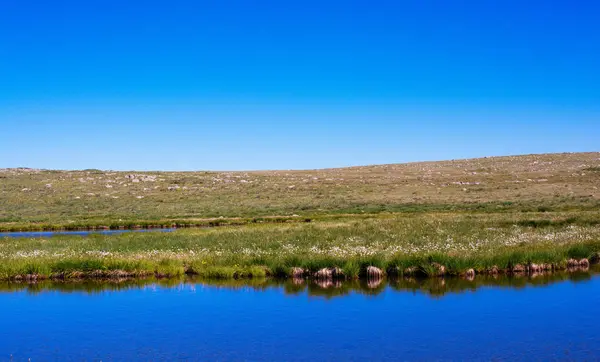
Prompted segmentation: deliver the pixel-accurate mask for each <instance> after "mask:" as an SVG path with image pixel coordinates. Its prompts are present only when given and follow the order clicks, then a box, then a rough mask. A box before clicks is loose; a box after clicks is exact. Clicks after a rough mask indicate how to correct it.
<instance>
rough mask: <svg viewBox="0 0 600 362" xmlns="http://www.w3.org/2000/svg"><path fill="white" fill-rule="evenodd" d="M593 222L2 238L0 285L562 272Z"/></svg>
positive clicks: (581, 215)
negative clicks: (533, 269) (530, 268)
mask: <svg viewBox="0 0 600 362" xmlns="http://www.w3.org/2000/svg"><path fill="white" fill-rule="evenodd" d="M599 219H600V212H577V213H574V212H567V213H552V212H543V213H521V214H503V213H498V214H455V213H433V214H381V215H377V216H368V217H367V216H365V217H361V218H360V219H357V218H355V217H352V216H346V217H337V218H335V219H332V220H318V221H315V222H311V223H281V224H247V225H243V226H225V227H222V228H212V229H182V230H177V231H175V232H172V233H158V232H157V233H153V232H148V233H128V234H121V235H110V236H107V235H91V236H88V237H77V236H54V237H51V238H31V239H24V238H2V239H0V278H1V279H11V278H15V277H21V278H25V277H27V276H29V277H32V276H34V277H35V278H78V277H112V276H115V277H123V276H147V275H155V276H158V277H176V276H180V275H183V274H184V273H187V274H197V275H200V276H203V277H206V278H221V279H233V278H250V277H264V276H289V275H290V274H291V271H292V268H302V269H304V270H305V271H306V272H307V274H312V273H314V272H316V271H318V270H320V269H322V268H332V267H338V268H340V269H341V270H342V271H343V273H344V276H345V277H346V278H349V279H353V278H357V277H360V276H364V275H365V271H366V268H367V267H368V266H375V267H377V268H380V269H382V270H383V271H387V272H389V273H391V274H394V273H396V274H405V273H406V270H407V269H410V268H412V270H413V271H414V273H417V274H422V275H429V276H434V275H438V274H439V266H440V265H442V266H444V268H445V271H444V274H449V275H461V274H463V273H465V271H466V270H468V269H471V268H472V269H475V270H476V271H477V272H478V273H484V272H485V271H486V270H488V269H490V268H492V267H497V268H499V269H511V268H513V267H514V266H515V265H517V264H522V265H527V264H530V263H551V264H554V265H555V266H556V267H557V268H563V267H566V264H567V260H569V259H583V258H590V259H592V258H593V257H595V256H597V255H599V254H598V253H600V225H599V224H598V222H597V221H598V220H599ZM540 220H545V221H548V222H540ZM567 221H568V222H567Z"/></svg>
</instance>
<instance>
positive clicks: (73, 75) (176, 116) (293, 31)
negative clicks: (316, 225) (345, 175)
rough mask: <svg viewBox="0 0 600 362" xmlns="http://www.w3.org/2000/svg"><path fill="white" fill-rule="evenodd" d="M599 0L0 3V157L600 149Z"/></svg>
mask: <svg viewBox="0 0 600 362" xmlns="http://www.w3.org/2000/svg"><path fill="white" fill-rule="evenodd" d="M598 13H600V4H597V3H596V2H593V1H572V2H566V1H548V0H547V1H536V0H533V1H527V2H524V1H516V0H514V1H513V0H507V1H482V0H478V1H477V0H473V1H433V0H432V1H422V0H407V1H378V2H373V1H369V2H367V1H360V2H359V1H343V2H342V1H339V2H338V1H327V2H324V1H302V2H287V1H261V2H253V1H187V0H180V1H170V2H166V1H150V0H148V1H143V2H142V1H128V2H122V1H116V0H106V1H94V0H90V1H70V0H64V1H53V2H50V1H20V0H3V1H1V2H0V125H1V126H2V128H1V129H2V131H3V132H2V135H1V136H0V137H1V138H0V167H17V166H29V167H42V168H62V169H81V168H102V169H140V170H145V169H162V170H203V169H208V170H245V169H246V170H247V169H295V168H321V167H338V166H348V165H361V164H373V163H393V162H406V161H417V160H438V159H451V158H464V157H479V156H490V155H504V154H521V153H543V152H563V151H600V146H599V145H600V141H598V140H600V42H599V41H598V39H599V38H600V21H598V16H597V14H598Z"/></svg>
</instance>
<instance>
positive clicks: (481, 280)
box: [0, 266, 600, 298]
mask: <svg viewBox="0 0 600 362" xmlns="http://www.w3.org/2000/svg"><path fill="white" fill-rule="evenodd" d="M599 268H600V267H599V266H595V267H593V268H592V269H591V270H590V271H585V272H584V271H579V272H574V273H566V272H554V273H545V274H541V275H538V276H534V277H527V276H502V275H501V276H485V275H480V276H477V277H476V278H475V279H473V280H467V279H463V278H456V277H446V278H414V277H404V278H389V279H388V280H383V281H376V282H375V283H374V282H372V281H367V280H360V281H358V280H347V281H336V282H329V283H325V282H322V283H317V282H311V281H306V280H300V281H295V280H290V279H287V280H284V279H273V278H253V279H211V280H207V279H204V278H201V279H198V277H180V278H169V279H164V278H159V279H156V278H124V279H106V280H89V279H75V280H69V281H62V280H41V281H37V282H34V283H31V282H24V281H17V282H15V281H5V282H0V293H2V292H15V291H19V290H27V291H28V292H29V293H34V294H37V293H41V292H44V291H60V292H63V293H70V292H80V291H84V292H87V293H100V292H103V291H124V290H132V289H138V288H145V287H154V286H155V285H156V286H159V287H164V288H187V287H190V288H194V287H195V286H196V285H198V284H201V285H204V286H208V287H212V288H227V289H234V290H235V289H241V288H244V289H245V288H251V289H253V290H255V291H264V290H267V289H273V288H281V290H282V291H283V292H284V293H285V294H289V295H298V294H304V293H306V294H308V295H310V296H316V297H325V298H333V297H338V296H345V295H348V294H350V293H353V292H355V293H360V294H364V295H378V294H381V293H383V292H385V290H386V288H391V289H393V290H396V291H407V292H411V293H425V294H428V295H430V296H432V297H436V298H437V297H441V296H443V295H445V294H449V293H462V292H465V291H475V290H477V289H478V288H481V287H504V288H525V287H537V286H546V285H551V284H552V283H556V282H561V281H567V280H570V281H572V282H578V281H585V280H589V279H590V278H591V277H592V275H593V273H597V272H599V271H600V269H599Z"/></svg>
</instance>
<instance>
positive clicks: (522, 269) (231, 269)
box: [0, 252, 600, 282]
mask: <svg viewBox="0 0 600 362" xmlns="http://www.w3.org/2000/svg"><path fill="white" fill-rule="evenodd" d="M598 265H600V252H596V253H594V254H593V255H592V256H591V257H590V258H589V259H588V258H581V259H575V258H570V259H567V260H563V261H561V262H558V263H551V262H548V263H544V262H539V263H532V262H529V263H515V264H512V265H509V266H507V267H498V266H497V265H493V266H491V267H488V268H473V267H469V268H467V269H463V270H457V269H451V268H448V267H446V266H445V265H442V264H440V263H437V262H431V263H429V264H422V263H421V264H412V265H408V266H404V268H401V267H399V266H398V265H390V266H388V267H387V268H386V269H382V268H379V267H376V266H373V265H364V266H361V267H360V271H359V272H358V273H355V274H351V272H348V271H344V269H342V268H340V267H337V266H334V267H325V268H321V269H318V270H310V269H308V268H300V267H291V268H282V269H278V270H273V269H270V268H268V267H262V266H250V267H236V266H215V267H204V268H203V269H194V267H193V266H191V265H181V269H180V270H175V272H168V271H164V270H163V271H159V270H154V271H151V270H122V269H113V270H102V269H96V270H85V269H83V268H82V269H77V268H76V267H75V268H74V269H72V270H70V271H68V272H53V273H50V274H39V273H27V274H12V275H6V274H5V275H3V276H2V277H0V281H26V282H35V281H38V280H39V281H44V280H50V281H61V280H62V281H69V280H74V281H76V280H97V281H102V280H114V279H123V278H125V279H140V280H141V279H145V278H152V277H153V278H156V279H171V278H179V277H182V276H191V277H200V278H202V279H204V280H211V279H214V280H249V279H257V278H258V279H261V278H269V279H290V280H295V281H297V280H307V281H324V282H328V281H329V282H333V281H353V280H354V281H373V280H383V279H388V278H407V277H408V278H413V277H414V278H420V279H426V278H440V277H459V278H463V279H466V280H472V279H473V278H475V277H476V276H492V277H496V276H529V277H531V276H537V275H548V274H552V273H557V272H560V273H563V272H566V273H576V272H587V271H589V270H590V269H593V268H595V267H596V266H598ZM170 267H171V268H174V267H175V268H176V267H177V266H174V265H171V266H170Z"/></svg>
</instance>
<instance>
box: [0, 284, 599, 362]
mask: <svg viewBox="0 0 600 362" xmlns="http://www.w3.org/2000/svg"><path fill="white" fill-rule="evenodd" d="M599 287H600V277H597V276H596V277H593V278H592V279H590V280H586V281H580V282H577V283H573V282H569V281H567V282H558V283H554V284H551V285H549V286H546V287H531V286H529V287H526V288H523V289H513V288H495V287H483V288H480V289H478V290H477V291H476V292H465V293H459V294H455V293H450V294H446V295H445V296H444V297H443V298H431V297H430V296H427V295H425V294H423V293H410V292H397V291H394V290H392V289H390V288H388V289H386V290H385V291H384V292H382V293H381V294H378V295H376V296H366V295H362V294H357V293H354V292H353V293H351V294H350V295H349V296H345V297H336V298H331V299H326V298H321V297H308V296H307V294H306V292H303V293H301V294H296V295H289V294H287V295H286V294H285V293H284V292H283V291H282V290H281V289H280V288H268V289H266V290H265V291H255V290H252V289H251V288H241V289H239V290H232V289H227V288H221V289H219V288H214V287H210V286H204V285H201V284H197V285H195V286H191V285H184V286H179V287H176V288H165V287H160V286H158V287H145V288H141V289H131V290H126V291H121V292H110V291H107V292H102V293H98V294H86V293H82V292H75V293H59V292H54V291H50V292H43V293H40V294H28V293H27V292H15V293H3V294H0V310H1V311H3V312H2V325H1V329H0V331H1V335H0V356H9V355H10V354H13V355H14V356H15V357H16V358H17V359H23V358H24V359H26V358H29V357H31V358H32V360H48V359H55V358H56V359H65V358H73V359H77V360H78V359H80V358H83V357H84V356H86V357H95V358H98V359H102V360H103V361H108V360H111V358H113V359H114V360H132V359H146V360H148V359H150V358H152V359H153V360H160V359H161V358H163V359H168V360H173V359H176V358H183V359H217V358H218V359H224V360H228V359H250V360H317V359H318V360H328V359H336V360H352V359H357V360H358V359H363V360H364V359H367V360H369V359H370V360H373V359H375V360H381V359H389V360H397V359H435V358H447V359H474V358H478V359H485V360H487V359H490V358H493V357H501V358H504V359H515V358H516V359H531V358H534V359H541V360H547V359H554V358H558V359H565V358H566V359H575V360H581V359H592V358H593V357H594V355H595V354H597V353H598V352H599V351H600V332H598V330H597V328H596V321H595V319H594V318H593V315H594V311H595V309H596V308H597V306H598V305H599V303H600V293H598V288H599Z"/></svg>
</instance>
